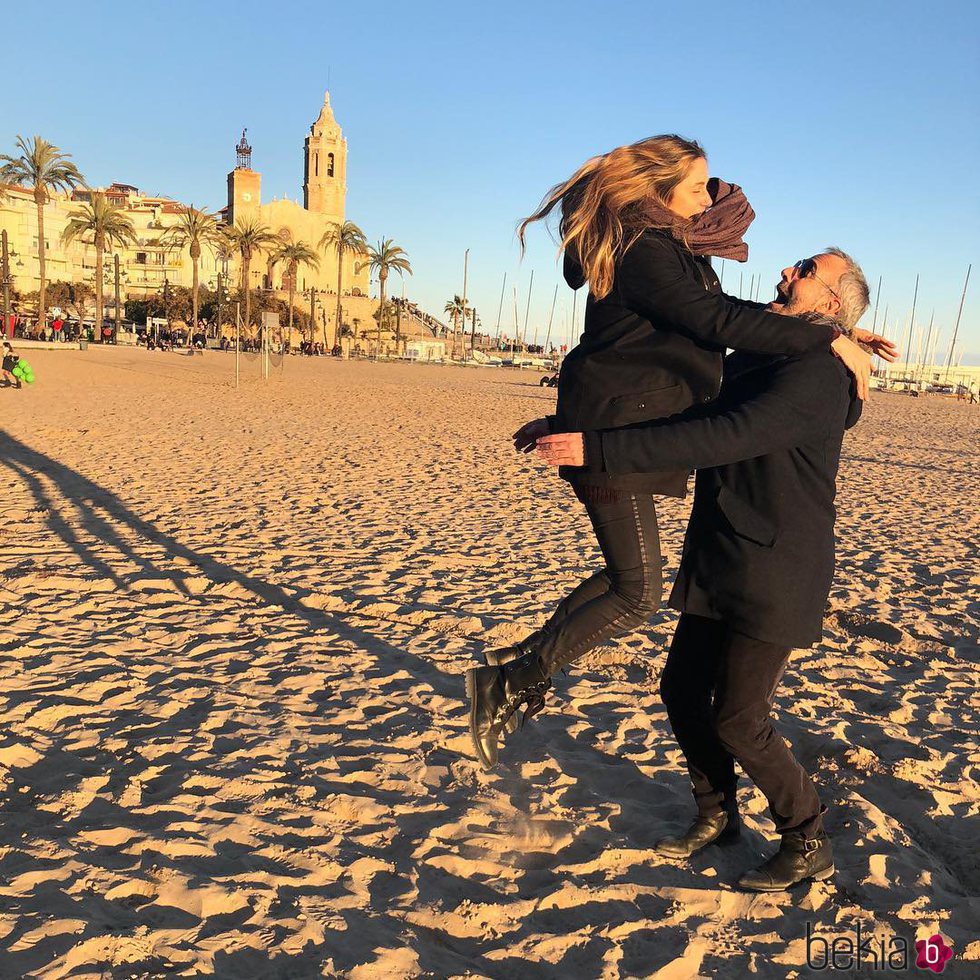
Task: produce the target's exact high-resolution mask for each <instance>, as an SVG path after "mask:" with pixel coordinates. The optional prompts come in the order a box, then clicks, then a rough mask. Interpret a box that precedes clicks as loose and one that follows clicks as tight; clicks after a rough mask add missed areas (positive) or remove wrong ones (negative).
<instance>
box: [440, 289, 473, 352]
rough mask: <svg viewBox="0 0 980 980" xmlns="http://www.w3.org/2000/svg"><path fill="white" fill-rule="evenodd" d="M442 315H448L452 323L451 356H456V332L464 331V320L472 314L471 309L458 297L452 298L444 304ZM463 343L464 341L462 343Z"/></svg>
mask: <svg viewBox="0 0 980 980" xmlns="http://www.w3.org/2000/svg"><path fill="white" fill-rule="evenodd" d="M443 312H444V313H448V314H449V317H450V319H451V320H452V323H453V352H452V356H453V357H455V356H456V331H457V330H462V331H464V332H465V330H466V318H467V316H469V314H470V313H471V312H472V307H471V306H470V304H469V303H466V302H464V301H463V300H462V299H461V298H460V297H459V296H454V297H453V298H452V299H451V300H450V301H449V302H448V303H446V305H445V307H444V308H443ZM464 343H465V341H464Z"/></svg>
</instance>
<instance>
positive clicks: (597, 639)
mask: <svg viewBox="0 0 980 980" xmlns="http://www.w3.org/2000/svg"><path fill="white" fill-rule="evenodd" d="M577 495H578V497H579V500H580V501H581V502H582V503H583V504H584V505H585V509H586V511H587V513H588V515H589V520H590V521H591V522H592V528H593V530H594V531H595V535H596V539H597V540H598V542H599V547H600V549H601V550H602V557H603V559H604V561H605V568H603V569H602V570H601V571H599V572H596V574H595V575H592V576H591V577H590V578H587V579H586V580H585V581H584V582H582V583H581V584H579V585H578V586H577V587H576V588H575V589H573V590H572V592H570V593H569V594H568V595H567V596H566V597H565V598H564V599H563V600H562V601H561V602H560V603H559V604H558V606H557V608H556V609H555V611H554V613H552V615H551V617H550V619H549V620H548V622H547V623H546V624H545V625H544V626H543V627H542V628H541V629H540V630H538V631H536V632H535V633H532V634H531V636H530V637H528V638H527V639H526V640H524V641H523V642H522V643H521V646H522V647H523V648H524V649H525V650H529V649H533V650H535V651H536V652H537V653H538V654H539V655H540V657H541V661H542V664H543V666H544V668H545V670H546V671H547V672H548V673H554V672H555V671H556V670H557V669H558V668H559V667H564V666H565V665H567V664H569V663H571V662H572V661H573V660H575V659H577V658H578V657H581V656H582V654H584V653H586V652H588V651H589V650H591V649H592V648H593V647H595V646H598V644H600V643H602V642H603V641H604V640H607V639H610V638H611V637H613V636H617V635H619V634H620V633H626V632H629V631H630V630H632V629H636V627H637V626H640V625H642V624H643V623H645V622H648V621H649V619H650V617H651V616H652V615H653V614H654V613H655V612H656V611H657V610H658V609H659V608H660V599H661V590H662V577H663V569H662V562H661V557H660V532H659V531H658V529H657V509H656V506H655V504H654V499H653V496H652V495H651V494H642V493H630V492H628V491H615V492H608V491H606V492H604V493H598V494H596V493H589V492H588V491H585V490H583V491H577Z"/></svg>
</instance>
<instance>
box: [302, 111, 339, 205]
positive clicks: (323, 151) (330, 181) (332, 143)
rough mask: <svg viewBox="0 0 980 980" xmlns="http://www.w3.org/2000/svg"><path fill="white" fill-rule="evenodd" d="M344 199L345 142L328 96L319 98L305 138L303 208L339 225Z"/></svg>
mask: <svg viewBox="0 0 980 980" xmlns="http://www.w3.org/2000/svg"><path fill="white" fill-rule="evenodd" d="M346 199H347V140H345V139H344V137H343V135H342V134H341V131H340V126H338V125H337V120H336V119H334V117H333V109H331V108H330V93H329V92H327V93H326V94H325V95H324V96H323V108H322V109H320V115H319V116H317V120H316V122H315V123H313V125H312V126H310V135H309V136H307V137H306V166H305V169H304V177H303V207H305V208H306V210H307V211H315V212H317V213H318V214H323V215H326V216H328V217H329V218H330V219H331V220H332V221H337V222H343V220H344V208H345V204H346Z"/></svg>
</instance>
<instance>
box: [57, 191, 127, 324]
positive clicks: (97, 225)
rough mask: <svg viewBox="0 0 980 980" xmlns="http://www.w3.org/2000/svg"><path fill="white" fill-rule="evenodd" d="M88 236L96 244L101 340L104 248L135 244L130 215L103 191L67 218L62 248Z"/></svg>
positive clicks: (96, 313)
mask: <svg viewBox="0 0 980 980" xmlns="http://www.w3.org/2000/svg"><path fill="white" fill-rule="evenodd" d="M89 236H91V239H92V244H93V245H95V339H96V340H97V341H99V340H101V339H102V318H103V314H104V311H105V296H104V284H103V282H102V270H103V264H104V261H105V250H106V247H107V246H108V247H110V248H111V247H112V246H113V245H120V246H122V245H126V244H127V243H129V242H132V241H135V239H136V232H135V230H134V228H133V222H132V220H131V219H130V217H129V215H127V214H126V212H125V211H124V210H123V209H122V208H121V207H119V206H118V205H116V204H113V203H112V201H110V200H109V199H108V198H107V197H106V196H105V194H104V193H102V191H93V192H92V196H91V198H90V199H89V200H88V201H87V202H86V203H85V204H83V205H82V206H81V207H80V208H78V209H77V210H76V211H72V212H71V214H69V215H68V224H67V225H65V230H64V231H63V232H62V234H61V240H62V242H64V244H65V245H68V244H70V243H71V242H73V241H80V242H85V240H86V238H88V237H89Z"/></svg>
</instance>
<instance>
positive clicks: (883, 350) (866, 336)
mask: <svg viewBox="0 0 980 980" xmlns="http://www.w3.org/2000/svg"><path fill="white" fill-rule="evenodd" d="M851 339H852V340H853V341H854V342H855V343H857V344H860V345H861V346H862V347H863V348H864V349H865V350H866V351H868V352H869V353H871V354H877V355H878V357H880V358H881V359H882V360H883V361H897V360H898V348H897V347H896V346H895V345H894V344H893V343H892V342H891V341H890V340H888V339H886V338H885V337H882V336H881V335H880V334H876V333H872V332H871V331H870V330H862V329H861V328H860V327H855V328H854V329H853V330H852V331H851Z"/></svg>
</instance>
